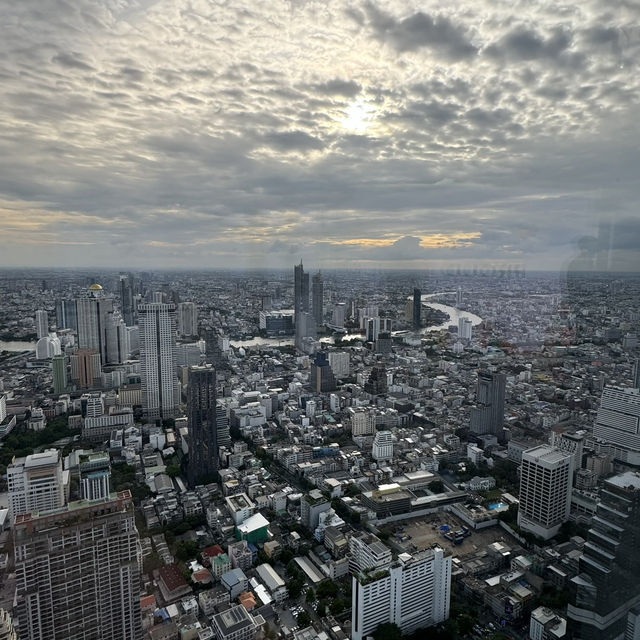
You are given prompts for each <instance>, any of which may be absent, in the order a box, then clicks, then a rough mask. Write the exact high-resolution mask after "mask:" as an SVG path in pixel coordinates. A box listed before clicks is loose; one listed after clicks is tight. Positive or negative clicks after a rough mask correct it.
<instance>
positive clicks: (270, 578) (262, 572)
mask: <svg viewBox="0 0 640 640" xmlns="http://www.w3.org/2000/svg"><path fill="white" fill-rule="evenodd" d="M256 573H257V574H258V577H259V578H260V581H261V582H262V583H263V584H264V586H265V587H267V589H268V590H269V593H270V594H271V595H272V596H273V599H274V600H275V601H276V602H278V603H280V602H284V601H285V600H286V599H287V598H288V597H289V592H288V591H287V586H286V584H285V582H284V580H283V579H282V578H281V577H280V575H279V574H278V573H277V572H276V570H275V569H274V568H273V567H272V566H271V565H270V564H266V563H265V564H261V565H258V566H257V567H256Z"/></svg>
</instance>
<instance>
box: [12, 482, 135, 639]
mask: <svg viewBox="0 0 640 640" xmlns="http://www.w3.org/2000/svg"><path fill="white" fill-rule="evenodd" d="M13 540H14V547H15V560H16V582H17V585H16V602H17V607H16V612H17V618H18V621H19V627H20V638H21V639H24V640H55V639H58V638H60V639H61V640H62V638H64V639H65V640H86V639H87V638H92V639H94V640H122V639H123V638H127V639H131V640H140V639H141V638H142V625H141V616H140V566H139V565H138V532H137V530H136V526H135V517H134V508H133V501H132V499H131V493H130V492H129V491H123V492H120V493H118V494H111V496H110V497H109V499H108V500H105V501H100V502H92V503H86V502H80V503H72V504H70V505H69V506H68V507H63V508H62V509H58V510H56V511H54V512H51V513H49V514H44V515H38V514H37V513H26V514H22V515H20V516H18V517H17V518H16V522H15V527H14V532H13Z"/></svg>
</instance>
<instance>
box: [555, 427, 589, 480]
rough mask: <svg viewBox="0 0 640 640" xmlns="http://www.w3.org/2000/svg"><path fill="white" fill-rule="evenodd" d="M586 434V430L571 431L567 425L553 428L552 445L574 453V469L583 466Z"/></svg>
mask: <svg viewBox="0 0 640 640" xmlns="http://www.w3.org/2000/svg"><path fill="white" fill-rule="evenodd" d="M585 434H586V431H570V430H569V429H567V428H566V427H554V428H553V429H551V438H550V443H551V446H552V447H555V448H556V449H560V450H561V451H566V452H567V453H571V454H572V455H573V470H574V471H577V470H578V469H581V468H582V455H583V451H584V436H585Z"/></svg>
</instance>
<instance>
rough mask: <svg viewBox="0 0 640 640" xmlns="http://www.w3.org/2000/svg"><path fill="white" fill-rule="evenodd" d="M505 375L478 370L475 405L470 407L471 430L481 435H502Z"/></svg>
mask: <svg viewBox="0 0 640 640" xmlns="http://www.w3.org/2000/svg"><path fill="white" fill-rule="evenodd" d="M506 380H507V379H506V376H505V375H504V374H503V373H495V372H493V371H487V370H481V371H478V386H477V389H476V406H475V407H472V408H471V431H472V432H473V433H475V434H478V435H482V434H485V433H491V434H493V435H496V436H499V435H502V428H503V426H504V395H505V386H506Z"/></svg>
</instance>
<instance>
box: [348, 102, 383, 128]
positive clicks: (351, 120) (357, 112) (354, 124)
mask: <svg viewBox="0 0 640 640" xmlns="http://www.w3.org/2000/svg"><path fill="white" fill-rule="evenodd" d="M344 115H345V117H344V118H343V119H342V120H341V121H340V124H341V125H342V126H343V127H344V128H345V129H347V130H349V131H352V132H354V133H364V132H365V131H366V130H367V129H368V128H369V127H370V126H371V125H372V124H373V121H374V120H375V115H376V108H375V107H374V106H372V105H370V104H367V103H366V102H364V101H362V100H358V101H356V102H352V103H351V104H350V105H349V106H348V107H347V108H346V109H345V110H344Z"/></svg>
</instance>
